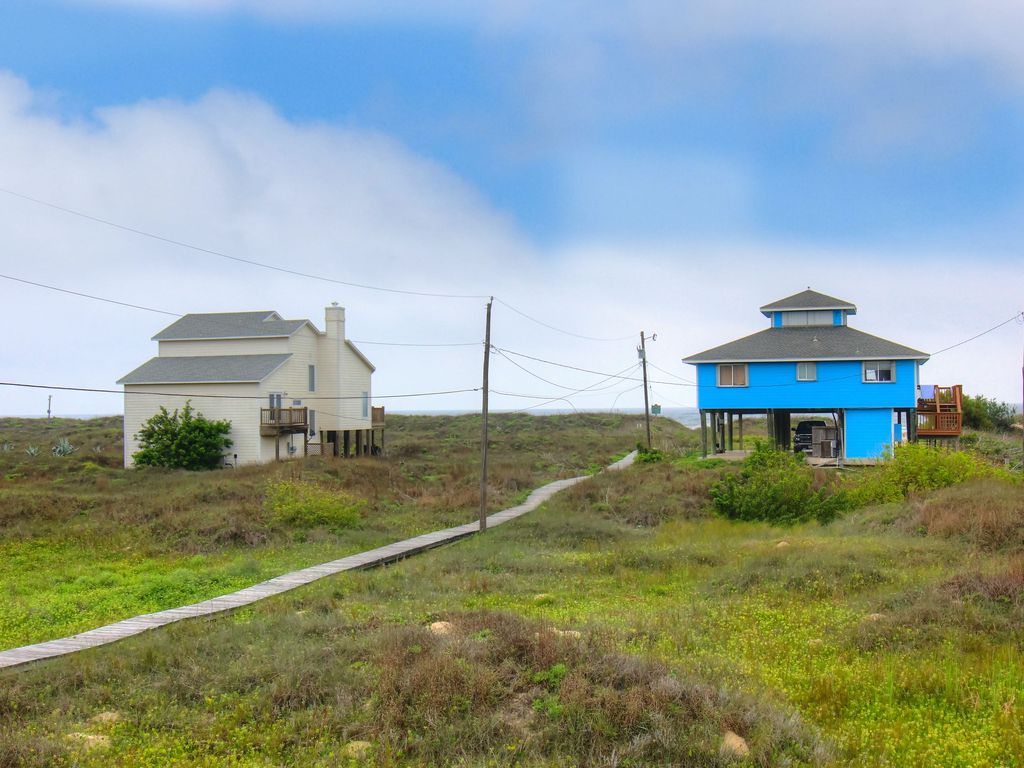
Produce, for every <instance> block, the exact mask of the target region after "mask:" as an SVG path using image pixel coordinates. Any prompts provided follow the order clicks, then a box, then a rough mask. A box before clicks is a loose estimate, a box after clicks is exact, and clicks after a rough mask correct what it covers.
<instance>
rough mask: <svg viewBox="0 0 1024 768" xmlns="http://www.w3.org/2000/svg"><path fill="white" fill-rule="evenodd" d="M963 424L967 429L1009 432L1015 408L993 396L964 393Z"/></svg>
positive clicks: (1011, 427)
mask: <svg viewBox="0 0 1024 768" xmlns="http://www.w3.org/2000/svg"><path fill="white" fill-rule="evenodd" d="M963 408H964V426H965V427H968V428H969V429H980V430H986V431H996V432H1009V431H1010V430H1011V429H1013V422H1014V416H1015V409H1014V408H1013V406H1012V405H1010V404H1009V403H1003V402H1000V401H998V400H996V399H995V398H990V397H985V396H984V395H978V396H977V397H971V396H970V395H964V403H963Z"/></svg>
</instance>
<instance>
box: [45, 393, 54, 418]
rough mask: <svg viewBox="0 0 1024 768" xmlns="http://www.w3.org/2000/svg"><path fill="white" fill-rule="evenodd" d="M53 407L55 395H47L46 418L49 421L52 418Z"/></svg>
mask: <svg viewBox="0 0 1024 768" xmlns="http://www.w3.org/2000/svg"><path fill="white" fill-rule="evenodd" d="M52 405H53V395H47V396H46V418H47V419H50V418H52V416H50V406H52Z"/></svg>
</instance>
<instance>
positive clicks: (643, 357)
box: [640, 331, 654, 450]
mask: <svg viewBox="0 0 1024 768" xmlns="http://www.w3.org/2000/svg"><path fill="white" fill-rule="evenodd" d="M651 338H654V337H653V336H652V337H651ZM640 362H642V363H643V366H644V422H645V423H646V425H647V450H650V449H651V406H650V402H649V398H648V396H647V343H646V340H645V338H644V332H643V331H640Z"/></svg>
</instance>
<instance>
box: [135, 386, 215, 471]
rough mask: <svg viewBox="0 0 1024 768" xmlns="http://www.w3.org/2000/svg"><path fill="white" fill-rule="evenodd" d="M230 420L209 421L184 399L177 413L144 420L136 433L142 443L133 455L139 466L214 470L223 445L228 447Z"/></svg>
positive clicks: (159, 414)
mask: <svg viewBox="0 0 1024 768" xmlns="http://www.w3.org/2000/svg"><path fill="white" fill-rule="evenodd" d="M230 431H231V422H230V421H211V420H210V419H207V418H206V417H204V416H203V414H201V413H196V412H195V411H193V409H192V401H191V400H188V401H186V402H185V405H184V407H183V408H182V409H181V412H180V413H179V412H178V410H177V409H175V410H174V413H168V412H167V409H166V408H164V407H163V406H162V405H161V406H160V412H159V413H157V414H156V415H154V416H153V417H152V418H150V419H149V420H147V421H146V423H145V424H143V425H142V429H140V430H139V432H138V434H136V435H135V439H136V440H138V441H139V445H140V446H141V448H140V450H139V451H137V452H136V453H135V454H134V455H133V456H132V458H133V459H135V464H136V465H137V466H141V467H173V468H180V469H213V468H214V467H216V466H217V465H218V464H219V463H220V460H221V456H222V454H223V451H224V449H225V448H230V447H231V440H230V438H228V437H227V434H228V433H229V432H230Z"/></svg>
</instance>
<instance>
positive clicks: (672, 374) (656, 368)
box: [647, 360, 697, 384]
mask: <svg viewBox="0 0 1024 768" xmlns="http://www.w3.org/2000/svg"><path fill="white" fill-rule="evenodd" d="M647 364H648V365H649V366H651V368H653V369H654V370H656V371H661V372H662V373H664V374H666V375H668V376H671V377H672V378H673V379H679V381H681V382H683V383H684V384H696V383H697V382H695V381H690V380H689V379H684V378H683V377H682V376H677V375H676V374H674V373H672V371H666V370H665V369H664V368H659V367H658V366H657V365H655V364H654V363H652V362H651V361H650V360H648V361H647Z"/></svg>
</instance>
